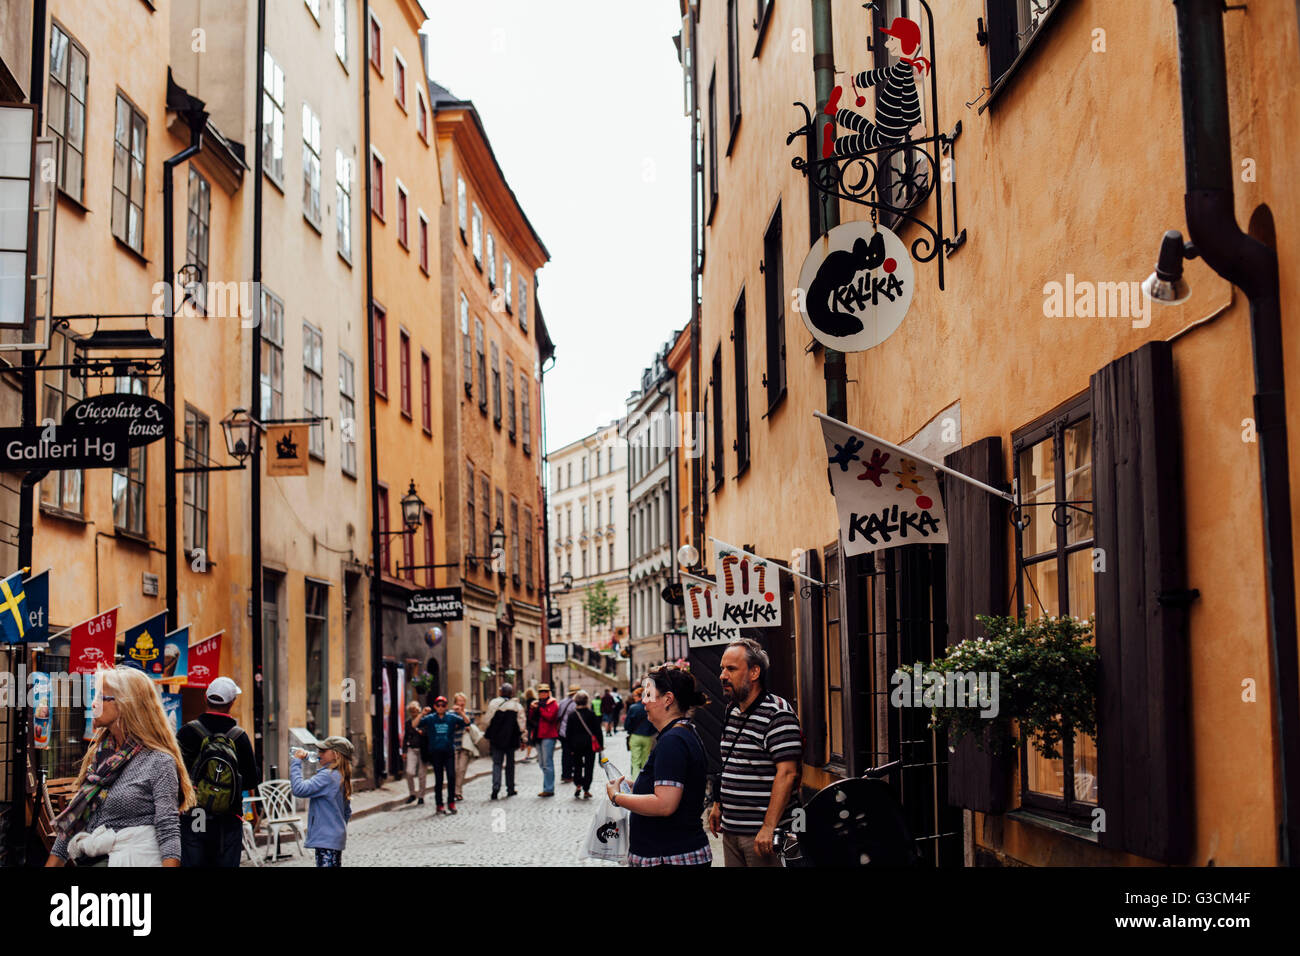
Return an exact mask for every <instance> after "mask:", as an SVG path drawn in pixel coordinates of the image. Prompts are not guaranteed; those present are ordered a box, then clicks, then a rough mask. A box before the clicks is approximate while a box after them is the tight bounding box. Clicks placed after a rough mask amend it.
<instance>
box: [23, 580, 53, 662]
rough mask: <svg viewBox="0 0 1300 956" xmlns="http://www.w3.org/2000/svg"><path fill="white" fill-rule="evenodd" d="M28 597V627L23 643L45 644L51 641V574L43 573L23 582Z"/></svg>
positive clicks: (25, 630) (24, 632) (24, 591)
mask: <svg viewBox="0 0 1300 956" xmlns="http://www.w3.org/2000/svg"><path fill="white" fill-rule="evenodd" d="M23 593H24V594H25V595H27V612H26V613H27V627H26V628H24V629H23V642H24V643H27V644H44V643H45V642H46V641H48V640H49V639H50V572H49V571H42V572H41V573H40V574H35V575H32V576H31V577H30V578H28V579H27V580H26V581H24V582H23Z"/></svg>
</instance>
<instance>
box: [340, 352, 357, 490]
mask: <svg viewBox="0 0 1300 956" xmlns="http://www.w3.org/2000/svg"><path fill="white" fill-rule="evenodd" d="M356 415H357V374H356V366H355V365H353V364H352V359H351V357H349V355H348V354H347V353H346V352H339V432H340V433H341V434H342V436H343V438H342V440H343V445H342V455H341V457H340V462H341V465H342V468H343V474H345V475H351V476H352V477H353V478H355V477H356V476H357V435H356V428H357V418H356Z"/></svg>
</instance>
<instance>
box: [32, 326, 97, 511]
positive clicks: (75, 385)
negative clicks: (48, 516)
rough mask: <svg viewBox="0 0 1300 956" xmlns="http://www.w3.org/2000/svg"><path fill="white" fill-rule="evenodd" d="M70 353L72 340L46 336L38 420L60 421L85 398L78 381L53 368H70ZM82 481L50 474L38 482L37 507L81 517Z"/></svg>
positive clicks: (79, 475)
mask: <svg viewBox="0 0 1300 956" xmlns="http://www.w3.org/2000/svg"><path fill="white" fill-rule="evenodd" d="M74 351H75V347H74V345H73V342H72V339H70V338H69V337H68V336H66V335H64V334H62V333H60V332H56V333H54V334H53V335H52V336H50V349H49V351H48V352H47V353H46V355H47V359H46V362H47V368H46V369H45V370H44V371H42V373H41V377H42V379H43V380H44V393H43V394H44V401H43V403H42V407H41V415H42V418H47V419H53V420H54V421H56V422H61V421H63V413H64V412H66V411H67V410H68V409H69V408H70V407H71V406H72V405H73V404H75V403H77V402H79V401H81V400H82V399H83V398H85V396H86V387H85V384H84V381H83V380H82V379H80V378H78V377H77V376H75V375H73V374H72V372H71V371H70V370H68V369H61V368H54V367H53V366H56V365H71V364H72V359H73V355H74ZM83 478H84V473H83V472H82V471H80V470H76V471H52V472H50V473H49V474H48V475H47V476H46V477H45V478H43V479H41V505H42V506H43V507H48V508H55V509H58V510H59V511H66V512H69V513H70V514H77V515H79V514H82V497H81V493H82V487H83Z"/></svg>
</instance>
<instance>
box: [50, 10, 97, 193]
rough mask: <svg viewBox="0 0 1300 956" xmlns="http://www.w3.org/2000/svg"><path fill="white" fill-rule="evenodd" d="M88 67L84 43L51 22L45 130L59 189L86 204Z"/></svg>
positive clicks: (55, 22) (56, 23)
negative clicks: (54, 159)
mask: <svg viewBox="0 0 1300 956" xmlns="http://www.w3.org/2000/svg"><path fill="white" fill-rule="evenodd" d="M87 65H88V57H87V55H86V51H85V49H84V48H83V47H82V46H81V44H80V43H78V42H77V41H76V40H74V39H72V38H71V37H70V36H68V34H67V33H65V32H64V31H63V28H62V27H61V26H60V25H59V24H58V22H57V21H54V22H51V24H50V83H49V91H48V93H47V97H48V99H49V104H48V106H47V111H46V124H45V131H46V135H48V136H52V137H54V153H55V156H56V157H58V161H59V163H58V165H59V188H60V189H62V190H63V191H64V192H65V193H67V194H68V195H69V196H71V197H72V198H73V199H75V200H77V202H81V201H83V199H84V197H85V187H86V158H85V157H86V74H87Z"/></svg>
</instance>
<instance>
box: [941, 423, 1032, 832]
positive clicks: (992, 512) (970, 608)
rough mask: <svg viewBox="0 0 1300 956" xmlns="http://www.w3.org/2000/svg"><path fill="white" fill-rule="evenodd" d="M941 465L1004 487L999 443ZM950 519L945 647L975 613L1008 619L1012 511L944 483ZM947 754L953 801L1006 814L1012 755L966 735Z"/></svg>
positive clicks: (974, 632)
mask: <svg viewBox="0 0 1300 956" xmlns="http://www.w3.org/2000/svg"><path fill="white" fill-rule="evenodd" d="M944 464H946V465H947V466H948V467H950V468H952V469H954V470H956V471H960V472H961V473H962V474H964V475H969V476H970V477H971V478H977V479H979V480H980V481H983V482H985V483H986V484H989V485H992V486H993V487H995V488H1001V487H1004V486H1005V478H1004V475H1005V470H1004V467H1003V464H1002V439H1001V438H999V437H996V436H995V437H991V438H983V439H980V440H979V441H977V442H974V443H972V444H970V445H967V446H966V447H965V448H961V449H959V450H957V451H955V452H953V453H952V454H950V455H948V456H947V457H946V458H944ZM943 499H944V507H945V508H946V510H947V513H948V554H947V575H946V577H947V586H948V646H949V647H951V646H952V645H954V644H956V643H958V642H960V641H963V640H966V639H968V638H973V637H982V636H983V634H984V629H983V628H982V627H980V625H979V624H978V623H977V622H976V620H975V615H976V614H1005V613H1006V610H1007V608H1006V603H1007V594H1008V591H1007V553H1008V552H1007V529H1008V528H1009V527H1010V524H1009V522H1008V520H1007V506H1006V503H1005V502H1004V501H1002V500H1001V499H999V498H995V497H993V495H991V494H989V493H988V492H986V491H981V490H980V489H978V488H976V487H974V486H973V485H969V484H967V483H966V482H964V481H959V480H957V479H954V478H945V479H944V486H943ZM955 747H956V750H955V752H954V753H951V754H949V755H948V802H949V803H950V804H952V805H953V806H958V807H966V808H967V809H970V810H979V811H980V812H982V813H1005V812H1006V811H1007V809H1008V807H1009V802H1008V788H1009V786H1010V780H1011V772H1012V769H1013V768H1014V759H1015V758H1014V757H1013V756H1011V755H1010V754H1003V755H1001V756H996V757H995V756H993V755H992V754H990V753H988V752H987V751H982V750H980V749H979V747H978V746H977V745H976V741H975V738H974V737H971V736H967V737H965V738H964V739H962V740H961V742H960V743H958V744H956V745H955Z"/></svg>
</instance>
